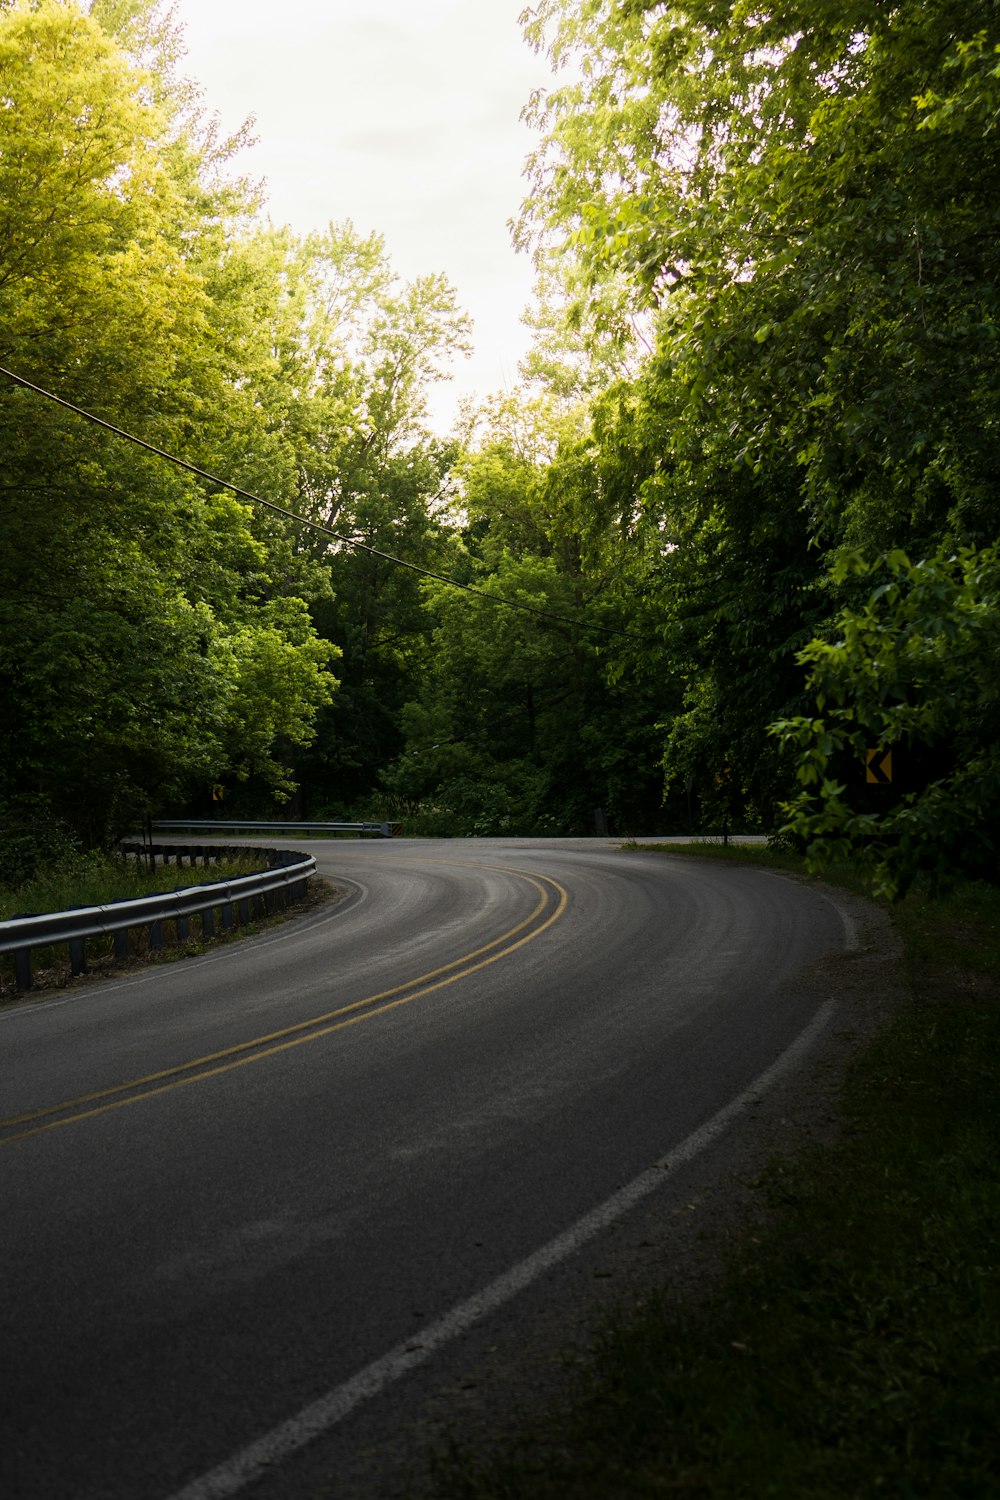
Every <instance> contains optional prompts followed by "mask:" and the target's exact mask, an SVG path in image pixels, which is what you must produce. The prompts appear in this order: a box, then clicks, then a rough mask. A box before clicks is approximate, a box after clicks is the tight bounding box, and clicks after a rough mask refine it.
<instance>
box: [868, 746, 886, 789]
mask: <svg viewBox="0 0 1000 1500" xmlns="http://www.w3.org/2000/svg"><path fill="white" fill-rule="evenodd" d="M865 780H866V781H867V782H868V783H869V785H871V786H888V785H889V784H890V782H891V781H892V751H891V750H866V751H865Z"/></svg>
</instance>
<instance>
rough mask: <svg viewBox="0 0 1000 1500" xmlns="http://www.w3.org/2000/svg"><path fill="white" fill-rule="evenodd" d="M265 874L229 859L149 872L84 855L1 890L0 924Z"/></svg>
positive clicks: (130, 861) (121, 859) (253, 864)
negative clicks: (181, 888)
mask: <svg viewBox="0 0 1000 1500" xmlns="http://www.w3.org/2000/svg"><path fill="white" fill-rule="evenodd" d="M261 868H262V866H261V863H260V861H259V860H257V861H254V860H247V859H230V860H226V861H220V862H219V863H218V864H215V863H213V864H211V865H209V866H206V867H202V866H191V865H182V866H180V867H178V866H177V865H176V864H172V865H157V866H156V867H155V868H154V869H150V868H149V866H148V865H147V864H145V863H141V862H140V861H138V860H136V859H134V858H126V857H125V856H122V855H119V856H116V855H110V854H109V855H105V854H82V855H79V856H77V857H75V858H72V859H67V860H65V861H63V862H62V863H60V864H59V865H58V866H56V867H54V868H52V869H48V870H45V871H42V872H40V873H39V874H38V875H37V876H36V877H35V879H34V880H31V881H29V882H28V883H26V884H25V885H21V886H18V887H17V888H15V889H12V888H10V887H8V886H0V921H6V920H7V919H8V918H10V917H13V916H15V915H21V916H24V915H29V914H34V913H39V912H49V911H69V910H70V908H71V907H74V906H101V905H103V904H104V903H105V902H107V901H127V900H132V899H134V898H136V897H138V896H149V895H152V894H154V893H155V892H158V891H173V890H177V889H179V888H180V887H182V886H185V887H186V886H189V885H205V884H207V883H208V882H209V881H214V880H234V879H236V878H237V877H238V876H240V875H250V874H252V873H253V871H254V870H259V869H261Z"/></svg>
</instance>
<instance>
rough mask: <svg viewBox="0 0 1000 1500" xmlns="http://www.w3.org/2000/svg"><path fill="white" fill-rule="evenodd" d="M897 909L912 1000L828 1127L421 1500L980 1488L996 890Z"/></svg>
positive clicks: (764, 859) (994, 1460)
mask: <svg viewBox="0 0 1000 1500" xmlns="http://www.w3.org/2000/svg"><path fill="white" fill-rule="evenodd" d="M679 852H681V853H683V852H684V851H682V850H681V851H679V850H678V849H677V848H676V847H673V846H671V847H670V849H669V853H670V854H671V855H677V854H678V853H679ZM691 852H697V853H698V854H699V855H700V856H701V857H704V856H705V854H706V853H707V852H709V851H706V850H704V849H700V850H698V851H693V850H692V851H691ZM715 857H721V858H726V859H732V860H740V861H743V862H747V863H754V864H760V863H770V864H772V865H778V866H780V867H781V868H794V867H795V861H794V859H793V858H792V857H791V856H769V855H767V854H766V853H765V852H764V851H760V850H754V851H746V852H741V851H739V850H732V849H730V850H718V851H717V854H716V856H715ZM893 916H894V920H895V922H896V923H897V925H898V928H899V931H900V934H901V936H902V938H903V940H904V944H905V950H906V962H907V965H908V970H909V988H910V995H911V998H910V1000H909V1002H908V1003H907V1004H906V1005H905V1006H904V1007H903V1009H902V1011H901V1012H900V1013H899V1014H898V1015H897V1017H896V1019H895V1020H894V1022H893V1023H892V1024H891V1025H890V1026H889V1027H888V1028H887V1030H886V1031H885V1032H884V1033H883V1035H882V1036H881V1037H880V1038H879V1039H878V1040H877V1041H876V1042H875V1043H874V1045H872V1046H871V1047H870V1048H869V1049H868V1050H867V1051H866V1053H865V1054H864V1055H863V1056H862V1057H860V1058H859V1059H858V1060H857V1062H856V1063H855V1065H854V1067H853V1070H852V1073H851V1076H850V1078H849V1080H848V1084H847V1089H846V1095H845V1100H844V1111H845V1125H846V1129H845V1130H844V1132H843V1134H842V1136H841V1138H840V1140H839V1142H838V1144H836V1145H835V1146H827V1147H824V1148H812V1149H811V1150H809V1151H808V1152H806V1153H804V1154H802V1155H801V1156H798V1157H796V1158H795V1159H794V1160H792V1161H786V1162H781V1163H775V1165H774V1169H773V1171H772V1172H770V1173H769V1174H768V1175H767V1178H766V1181H765V1188H764V1190H765V1191H766V1192H768V1193H769V1196H770V1206H771V1208H772V1213H771V1214H770V1216H769V1218H768V1227H767V1229H766V1230H765V1232H764V1233H763V1235H761V1231H760V1230H759V1229H755V1231H754V1233H755V1238H756V1240H757V1243H754V1244H752V1245H747V1246H746V1247H744V1249H742V1250H740V1251H739V1252H737V1253H736V1255H735V1257H734V1259H733V1261H732V1264H731V1266H730V1268H729V1271H728V1275H727V1277H726V1279H725V1280H724V1282H723V1283H722V1284H720V1285H719V1286H718V1288H717V1289H716V1291H715V1292H713V1293H712V1295H711V1296H710V1297H709V1298H708V1299H707V1300H704V1301H702V1302H701V1303H699V1304H697V1305H695V1306H691V1307H686V1308H685V1307H677V1306H676V1305H671V1304H670V1303H669V1302H667V1301H666V1300H665V1299H664V1300H663V1301H661V1302H659V1303H654V1304H653V1305H651V1306H649V1307H648V1308H647V1309H646V1310H645V1311H643V1312H642V1313H639V1314H636V1313H635V1312H633V1311H630V1312H629V1313H628V1314H623V1315H622V1316H621V1317H620V1318H617V1319H612V1320H611V1321H610V1322H609V1323H608V1325H607V1327H606V1331H605V1333H604V1336H603V1339H602V1341H601V1343H600V1346H599V1347H598V1349H597V1350H596V1351H595V1358H594V1361H593V1364H592V1367H590V1368H589V1369H588V1372H587V1374H586V1375H585V1377H584V1379H583V1383H582V1385H581V1387H580V1389H579V1390H578V1392H577V1394H576V1395H575V1397H574V1399H573V1402H572V1405H571V1407H570V1409H569V1410H568V1412H564V1413H561V1414H559V1416H558V1417H556V1418H553V1425H552V1427H551V1428H549V1429H547V1430H545V1431H541V1432H539V1431H535V1432H533V1433H530V1434H527V1433H526V1434H525V1437H524V1440H523V1442H520V1443H518V1444H516V1445H514V1446H513V1447H512V1448H510V1449H509V1450H508V1451H506V1452H504V1453H503V1454H501V1455H499V1456H496V1457H493V1458H491V1459H489V1460H486V1461H477V1459H476V1458H475V1456H474V1455H459V1456H458V1457H454V1456H453V1457H452V1458H450V1459H449V1460H448V1461H446V1462H442V1464H441V1465H440V1468H439V1469H438V1471H437V1477H436V1481H435V1487H434V1496H435V1500H458V1497H461V1500H487V1497H488V1500H512V1497H531V1500H556V1497H559V1500H598V1497H599V1500H645V1497H650V1500H652V1497H654V1496H656V1497H663V1496H666V1495H684V1496H688V1497H718V1500H723V1497H724V1500H732V1497H743V1496H745V1497H764V1496H774V1497H779V1500H786V1497H794V1500H841V1497H846V1496H849V1497H862V1496H864V1497H867V1496H872V1497H875V1496H883V1495H891V1496H900V1497H917V1496H919V1497H927V1500H932V1497H933V1500H944V1497H949V1500H951V1497H956V1500H957V1497H967V1500H982V1497H987V1496H997V1495H1000V1444H998V1436H997V1435H998V1433H1000V1280H998V1274H997V1273H998V1237H1000V1128H998V1127H1000V1111H998V1101H1000V891H998V890H997V889H995V888H991V887H985V886H966V887H964V888H963V889H961V890H959V891H956V892H955V893H954V894H953V895H951V896H950V897H949V898H947V899H938V900H931V899H930V898H928V897H926V896H923V895H920V894H913V895H911V896H909V897H908V898H907V900H906V901H904V902H902V903H900V904H899V905H898V906H897V907H896V908H895V909H894V912H893Z"/></svg>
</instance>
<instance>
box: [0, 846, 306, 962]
mask: <svg viewBox="0 0 1000 1500" xmlns="http://www.w3.org/2000/svg"><path fill="white" fill-rule="evenodd" d="M122 848H123V850H124V852H125V853H127V854H146V855H150V854H152V855H153V856H157V855H158V856H161V857H162V858H163V861H164V864H168V863H169V860H170V856H171V855H173V856H174V857H175V858H176V860H177V863H178V865H179V864H180V863H181V861H182V859H183V858H184V857H185V856H191V859H192V863H194V860H195V858H196V857H197V856H198V855H199V854H200V855H201V856H202V857H203V858H204V859H205V860H206V861H207V860H208V859H209V858H218V857H219V855H220V854H226V853H230V852H232V853H238V854H239V856H240V857H241V858H246V856H247V854H248V853H249V854H256V853H259V854H261V855H262V856H263V857H264V858H266V859H267V860H268V861H269V865H268V868H267V869H266V870H260V871H257V872H256V873H255V874H253V875H240V876H238V877H237V878H236V879H235V880H219V881H214V882H210V883H206V884H205V885H192V886H187V887H185V888H184V889H183V890H177V891H163V892H160V893H159V894H157V895H153V896H140V897H138V898H137V899H135V900H126V901H109V902H108V903H107V904H105V905H103V906H80V907H76V908H74V909H72V910H70V911H57V912H48V913H45V914H43V915H41V916H31V917H12V918H11V919H10V920H9V921H6V922H0V954H3V953H12V954H13V955H14V975H15V983H16V984H17V988H18V989H19V990H30V989H31V985H32V974H31V957H32V952H33V951H34V950H35V949H36V948H47V947H51V946H53V945H55V944H58V943H67V944H68V945H69V956H70V968H71V970H72V972H73V973H74V974H82V973H83V972H84V971H85V970H86V967H87V951H86V942H87V939H88V938H96V937H112V938H113V939H114V951H115V957H116V958H117V959H123V958H127V957H128V934H129V931H130V930H131V929H134V928H139V927H146V928H148V929H149V944H150V947H151V948H154V949H155V948H162V946H163V932H162V924H163V923H164V922H168V921H173V922H176V924H177V938H178V941H179V942H186V941H187V938H188V935H189V925H188V924H189V923H190V920H191V918H192V917H193V916H198V917H200V918H201V930H202V935H203V936H204V937H214V935H215V912H216V911H220V913H221V920H222V926H223V928H224V929H228V928H231V927H232V926H233V925H234V921H235V915H234V914H238V915H239V919H240V921H241V922H249V921H250V919H251V914H252V912H253V910H254V908H256V910H257V912H258V914H260V915H262V916H263V915H270V913H271V912H272V911H274V910H276V909H277V908H279V907H284V906H285V905H287V903H288V901H289V900H298V899H300V898H301V897H302V896H304V895H305V893H306V884H307V882H308V880H309V877H310V875H313V874H315V871H316V861H315V859H314V858H313V856H312V855H311V854H300V853H298V852H295V851H293V850H290V849H261V850H253V849H249V850H248V849H247V848H246V846H245V845H244V846H241V847H240V848H239V849H238V850H233V851H229V850H227V849H225V848H222V847H220V846H219V845H218V844H215V845H210V846H209V847H208V848H205V849H201V848H197V847H196V846H194V845H184V846H179V845H167V844H154V845H152V846H150V845H148V844H147V845H145V846H144V845H142V844H132V843H127V844H126V843H123V844H122Z"/></svg>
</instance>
